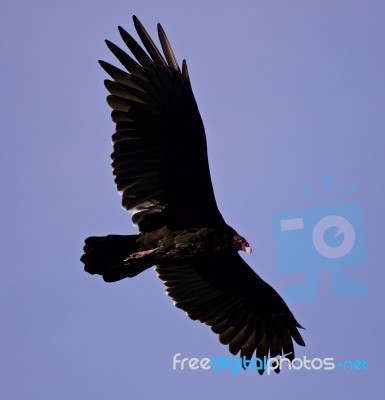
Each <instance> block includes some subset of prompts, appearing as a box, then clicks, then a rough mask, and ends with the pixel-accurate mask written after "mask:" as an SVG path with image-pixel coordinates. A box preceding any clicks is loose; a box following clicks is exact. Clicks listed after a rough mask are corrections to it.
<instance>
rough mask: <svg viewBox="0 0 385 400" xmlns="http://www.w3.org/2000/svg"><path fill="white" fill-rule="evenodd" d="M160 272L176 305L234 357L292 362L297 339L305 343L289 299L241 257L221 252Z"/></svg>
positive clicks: (236, 254)
mask: <svg viewBox="0 0 385 400" xmlns="http://www.w3.org/2000/svg"><path fill="white" fill-rule="evenodd" d="M156 271H157V273H158V276H159V278H160V279H161V280H163V281H164V284H165V286H166V287H167V289H166V292H167V294H168V295H169V296H170V297H171V298H172V299H173V300H174V301H175V305H176V307H178V308H181V309H182V310H184V311H185V312H186V313H187V315H188V316H189V317H190V318H191V319H193V320H199V321H201V322H203V323H205V324H207V325H209V326H211V329H212V331H213V332H215V333H217V334H219V340H220V342H221V343H223V344H225V345H229V350H230V352H231V353H232V354H234V355H236V354H238V353H240V355H241V357H243V356H245V357H246V359H247V360H249V359H251V358H252V357H253V354H254V352H255V356H254V357H258V358H259V359H261V360H263V359H264V356H266V357H268V356H269V354H270V357H277V356H279V355H285V356H286V357H287V358H288V359H291V360H292V359H294V347H293V341H292V339H294V340H295V342H297V343H298V344H299V345H301V346H304V345H305V343H304V341H303V339H302V337H301V335H300V333H299V332H298V329H297V328H301V326H300V325H299V323H298V322H297V321H296V319H295V318H294V316H293V314H292V313H291V311H290V310H289V308H288V307H287V305H286V304H285V302H284V301H283V299H282V298H281V297H280V296H279V295H278V293H277V292H276V291H275V290H274V289H273V288H272V287H271V286H269V285H268V284H267V283H266V282H264V281H263V280H262V279H261V278H260V277H259V276H258V275H257V274H256V273H255V272H254V271H253V270H252V269H251V268H250V267H249V266H248V265H247V264H246V262H245V261H244V260H243V259H242V258H241V257H240V255H239V254H238V253H226V254H225V253H223V254H219V255H218V254H217V255H213V256H210V257H205V258H203V259H199V260H197V261H196V263H193V264H190V265H174V266H173V265H168V266H157V267H156ZM259 372H260V373H263V369H261V370H260V371H259ZM276 372H279V370H278V369H277V370H276Z"/></svg>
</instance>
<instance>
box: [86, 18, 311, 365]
mask: <svg viewBox="0 0 385 400" xmlns="http://www.w3.org/2000/svg"><path fill="white" fill-rule="evenodd" d="M134 24H135V28H136V30H137V33H138V35H139V37H140V39H141V41H142V43H143V46H144V48H145V50H146V51H145V50H144V49H143V48H142V47H141V45H139V44H138V43H137V42H136V41H135V40H134V39H133V38H132V36H131V35H130V34H129V33H127V32H126V31H125V30H124V29H123V28H120V27H119V31H120V34H121V36H122V38H123V41H124V42H125V44H126V45H127V47H128V48H129V49H130V51H131V53H132V54H133V56H134V57H135V59H136V60H135V59H134V58H132V57H131V56H129V55H128V54H126V53H125V52H124V51H123V50H121V49H120V48H119V47H117V46H116V45H114V44H113V43H111V42H109V41H106V43H107V46H108V47H109V49H110V50H111V51H112V53H113V54H114V55H115V56H116V57H117V58H118V59H119V61H120V62H121V64H122V65H123V67H124V68H125V69H126V70H127V71H123V70H120V69H118V68H116V67H114V66H113V65H111V64H108V63H106V62H104V61H100V64H101V66H102V67H103V68H104V70H105V71H106V72H107V73H108V74H109V75H110V76H111V78H112V79H113V80H106V81H105V86H106V88H107V90H108V91H109V92H110V95H109V96H108V97H107V102H108V104H109V105H110V106H111V108H112V109H113V111H112V119H113V121H114V122H115V123H116V133H115V134H114V135H113V136H112V140H113V144H114V151H113V153H112V167H113V173H114V175H115V182H116V185H117V187H118V190H119V191H120V193H121V194H122V202H123V207H124V208H125V209H126V210H133V211H134V214H133V217H132V220H133V222H134V223H135V224H136V225H137V226H138V227H139V231H140V234H139V235H129V236H118V235H109V236H106V237H90V238H88V239H86V241H85V246H84V255H83V256H82V258H81V260H82V261H83V263H84V264H85V270H86V271H87V272H89V273H91V274H99V275H102V276H103V278H104V280H105V281H107V282H113V281H117V280H120V279H123V278H126V277H133V276H135V275H137V274H139V273H140V272H142V271H144V270H145V269H147V268H149V267H151V266H154V265H155V266H156V271H157V273H158V276H159V278H160V279H161V280H162V281H163V282H164V284H165V286H166V291H167V293H168V295H169V296H170V297H172V298H173V300H174V301H175V305H176V306H177V307H179V308H181V309H183V310H184V311H186V313H187V314H188V315H189V317H190V318H192V319H194V320H199V321H201V322H203V323H205V324H207V325H209V326H211V329H212V330H213V331H214V332H215V333H217V334H218V335H219V340H220V341H221V342H222V343H223V344H226V345H227V344H228V345H229V349H230V352H231V353H232V354H238V353H240V355H241V356H246V357H247V358H250V357H252V356H253V354H254V353H255V355H254V356H256V357H259V358H263V356H268V354H270V357H275V356H278V355H281V354H282V355H283V354H286V355H287V357H288V358H294V349H293V343H292V339H294V340H295V341H296V342H297V343H298V344H299V345H301V346H303V345H304V342H303V340H302V338H301V335H300V334H299V332H298V329H297V328H300V325H299V324H298V322H297V321H296V320H295V318H294V316H293V314H292V313H291V312H290V310H289V308H288V307H287V305H286V304H285V302H284V301H283V300H282V298H281V297H280V296H279V295H278V294H277V292H276V291H275V290H274V289H273V288H272V287H271V286H269V285H268V284H267V283H265V282H264V281H263V280H262V279H261V278H260V277H259V276H258V275H257V274H256V273H255V272H254V271H253V270H252V269H251V268H250V267H249V266H248V265H247V264H246V262H245V261H244V260H243V259H242V258H241V257H240V256H239V254H238V251H239V250H245V251H247V252H250V250H251V249H250V246H249V244H248V243H247V241H246V240H245V239H244V238H243V237H242V236H240V235H238V234H237V232H236V231H235V230H234V229H233V228H231V227H230V226H228V225H227V224H226V223H225V221H224V219H223V217H222V215H221V214H220V212H219V210H218V208H217V204H216V201H215V197H214V192H213V188H212V184H211V178H210V171H209V164H208V159H207V148H206V137H205V131H204V127H203V123H202V120H201V117H200V114H199V111H198V107H197V104H196V102H195V99H194V95H193V92H192V89H191V85H190V79H189V74H188V71H187V64H186V62H185V61H183V63H182V70H180V68H179V66H178V63H177V61H176V58H175V55H174V53H173V51H172V49H171V46H170V44H169V42H168V39H167V37H166V35H165V33H164V31H163V29H162V27H161V26H160V25H159V24H158V34H159V39H160V43H161V46H162V50H163V54H162V53H161V52H160V51H159V50H158V48H157V46H156V45H155V44H154V42H153V41H152V39H151V38H150V36H149V35H148V33H147V32H146V30H145V29H144V27H143V26H142V24H141V23H140V22H139V20H138V19H137V18H136V17H134ZM276 371H277V372H278V370H276ZM260 372H263V371H260Z"/></svg>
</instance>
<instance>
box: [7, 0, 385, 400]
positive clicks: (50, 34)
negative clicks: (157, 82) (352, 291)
mask: <svg viewBox="0 0 385 400" xmlns="http://www.w3.org/2000/svg"><path fill="white" fill-rule="evenodd" d="M133 14H135V15H137V16H138V17H139V18H140V19H141V21H142V23H143V24H144V25H145V26H146V28H147V29H148V31H149V32H150V33H151V34H152V35H154V36H155V33H156V23H157V22H161V23H162V25H163V27H164V28H165V30H166V32H167V35H168V37H169V39H170V41H171V43H172V45H173V48H174V50H175V53H176V55H177V58H178V60H180V62H181V60H182V59H183V58H186V59H187V61H188V65H189V72H190V75H191V80H192V85H193V90H194V93H195V96H196V99H197V102H198V105H199V108H200V111H201V115H202V118H203V121H204V123H205V127H206V133H207V136H208V145H209V158H210V165H211V171H212V177H213V183H214V189H215V192H216V197H217V201H218V203H219V206H220V208H221V211H222V213H223V215H224V216H225V218H226V220H227V222H228V223H229V224H230V225H232V226H233V227H234V228H235V229H237V231H238V232H239V233H240V234H242V235H243V236H245V237H246V238H247V239H248V241H249V242H250V243H251V245H252V246H253V254H252V255H245V257H246V259H247V261H248V262H249V263H250V265H251V266H252V267H253V268H254V269H255V271H257V272H258V274H260V275H261V277H262V278H263V279H265V280H267V281H268V282H269V283H270V284H271V285H272V286H274V288H275V289H276V290H277V291H278V292H280V293H282V294H283V293H286V292H285V291H286V290H287V287H288V285H290V284H292V283H299V282H304V281H305V278H306V276H308V272H309V271H310V270H311V269H312V268H313V271H314V268H315V269H317V268H318V266H316V265H309V266H308V268H309V271H308V270H306V268H307V266H305V267H301V268H302V269H301V268H300V270H299V271H296V272H295V274H294V273H293V271H292V270H291V269H290V268H291V267H290V268H289V267H288V268H286V274H284V273H282V271H281V270H279V269H278V262H277V260H278V258H279V254H277V246H276V245H277V243H276V241H277V240H278V239H277V237H275V236H274V229H273V219H274V215H276V214H277V213H287V214H285V215H289V214H290V213H289V212H291V211H293V210H303V215H313V216H314V215H315V213H318V212H319V213H321V214H322V212H326V211H325V208H324V207H325V206H326V205H329V206H330V207H334V206H336V205H337V204H338V205H340V206H344V205H349V204H358V205H359V206H360V210H361V211H360V212H361V214H360V216H359V217H360V218H361V220H362V227H357V226H355V228H356V230H357V231H356V233H357V235H358V233H359V234H360V235H361V236H362V237H363V240H364V249H365V253H366V256H367V261H366V262H362V260H361V261H357V262H356V263H354V260H353V262H352V260H350V263H348V264H347V265H344V266H343V268H342V267H341V268H342V269H340V271H342V273H343V275H344V276H345V277H350V278H354V279H356V280H358V281H360V282H361V284H362V285H363V286H364V287H365V290H366V292H365V294H364V295H363V296H360V297H354V296H344V297H335V296H333V293H332V289H333V285H332V283H331V279H332V276H333V273H334V272H335V270H333V269H327V270H323V271H319V272H318V273H317V275H316V283H315V284H316V286H311V290H312V291H313V292H312V294H314V290H315V289H314V287H316V289H317V290H316V296H317V299H316V300H314V299H313V301H309V300H307V301H294V300H291V301H288V304H289V306H290V308H291V309H292V311H293V312H294V314H295V315H296V317H297V319H298V320H299V322H300V323H301V324H302V325H303V326H304V327H306V331H303V337H304V340H305V342H306V345H307V346H306V347H305V348H297V356H298V357H301V358H303V357H304V356H306V357H308V358H321V359H323V358H325V357H333V358H334V359H335V362H336V363H337V362H340V361H344V360H347V359H349V360H365V361H367V362H368V368H369V369H368V370H365V369H361V370H343V369H341V368H336V369H334V370H331V371H326V370H319V371H314V370H304V369H302V370H298V371H282V373H281V374H280V375H278V376H275V374H274V375H270V376H268V375H266V374H265V375H263V376H262V377H261V376H259V374H257V373H256V372H255V371H246V372H242V373H241V372H239V373H237V374H235V375H231V373H230V371H228V370H225V371H213V370H209V371H203V370H198V371H193V370H184V371H180V370H178V371H174V370H173V369H172V358H173V356H174V354H175V353H181V354H182V357H190V358H191V357H198V358H204V357H208V358H211V359H213V358H215V357H218V356H226V357H227V356H229V354H228V352H227V348H226V347H224V346H223V345H221V344H220V343H219V342H218V340H217V337H216V335H214V334H213V333H211V331H210V329H209V328H208V327H207V326H204V325H202V324H199V323H197V322H193V321H191V320H189V319H188V318H187V317H186V316H185V315H184V313H183V312H181V311H180V310H178V309H176V308H175V307H174V306H173V304H172V301H171V299H169V298H167V296H166V295H165V293H164V289H163V285H162V283H161V282H160V281H159V280H158V279H157V277H156V274H155V273H154V271H152V270H148V271H146V272H145V273H143V275H141V276H138V277H137V278H135V279H132V280H124V281H121V282H118V283H115V284H106V283H104V282H103V281H102V280H101V279H100V277H95V276H91V275H88V274H86V273H84V272H83V270H82V264H81V263H80V261H79V258H80V256H81V254H82V246H83V240H84V238H85V237H87V236H90V235H105V234H109V233H120V234H125V233H135V229H134V228H133V227H132V225H131V221H130V215H129V214H128V213H126V212H124V211H123V210H122V209H121V207H120V198H119V195H118V194H117V192H116V189H115V186H114V183H113V179H112V173H111V168H110V160H109V154H110V153H111V150H112V149H111V142H110V135H111V134H112V132H113V129H114V126H113V123H112V122H111V120H110V116H109V113H110V111H109V108H108V106H107V104H106V102H105V96H106V90H105V88H104V86H103V79H105V78H106V74H105V73H104V71H103V70H102V69H101V68H100V67H99V65H98V63H97V60H98V59H104V60H106V61H109V62H112V61H113V62H114V63H117V62H115V60H114V57H113V56H112V55H110V54H109V51H108V49H107V47H106V46H105V44H104V39H106V38H108V39H110V40H112V41H114V42H116V43H118V44H121V43H122V42H121V41H120V39H119V37H118V31H117V26H118V25H122V26H124V27H125V28H126V29H127V30H128V31H129V32H131V33H133V32H134V28H133V24H132V19H131V16H132V15H133ZM384 15H385V3H384V2H383V1H380V0H379V1H374V0H361V1H360V0H354V1H351V0H338V1H335V0H322V1H305V0H289V1H284V0H273V1H272V0H265V1H259V0H256V1H251V0H250V1H240V2H224V1H201V0H197V1H184V0H183V1H176V0H174V1H171V0H169V1H155V0H151V1H149V0H147V1H146V0H140V1H137V0H131V1H129V0H126V1H123V0H119V1H114V0H111V1H99V0H98V1H73V0H69V1H56V0H55V1H42V0H36V1H31V2H27V1H17V0H15V1H12V2H10V1H8V2H6V3H4V4H3V5H2V7H1V15H0V33H1V34H0V46H1V63H0V68H1V75H0V80H1V84H0V88H1V108H0V110H1V111H0V112H1V118H0V126H1V137H2V144H1V146H0V153H1V154H0V162H1V164H2V165H1V168H0V174H1V177H0V178H1V188H2V189H1V209H0V222H1V251H0V261H1V264H0V265H1V279H0V320H1V328H0V381H1V384H0V397H1V398H2V399H13V400H19V399H39V400H45V399H56V400H61V399H69V398H73V399H80V398H87V399H94V400H99V399H100V400H102V399H109V398H110V399H114V400H123V399H128V398H131V397H132V396H134V397H133V398H144V399H146V398H166V397H165V396H167V398H168V399H170V400H174V399H198V398H209V397H212V398H220V399H231V398H266V397H267V396H269V398H277V397H278V396H283V397H284V398H293V399H294V398H295V399H305V398H306V399H309V398H310V399H326V398H328V399H334V398H338V397H343V398H346V399H361V398H363V397H365V398H370V399H380V398H383V397H382V395H381V393H382V394H383V393H384V379H383V377H382V375H383V374H382V365H381V363H382V360H383V359H384V350H383V348H384V346H383V343H382V342H383V332H384V313H383V304H384V289H383V282H384V264H383V258H384V257H383V250H384V244H383V243H384V241H383V236H384V235H383V227H384V225H385V218H384V184H383V181H384V168H385V161H384V149H385V139H384V129H385V113H384V110H385V78H384V77H385V75H384V71H385V51H384V49H385V25H384ZM327 173H329V174H332V178H333V180H332V184H331V187H330V196H329V199H327V196H326V194H327V190H326V188H325V183H324V176H325V174H327ZM352 184H355V185H356V187H357V190H356V191H355V192H354V193H353V194H351V195H350V196H348V197H346V198H345V199H342V200H338V201H337V200H336V198H337V197H338V196H339V195H341V194H342V193H343V192H344V191H345V190H346V189H347V188H348V187H349V186H350V185H352ZM303 186H306V187H308V188H309V189H311V191H312V192H314V193H315V194H316V195H317V196H318V197H319V198H321V200H320V201H318V202H317V201H316V200H312V199H310V198H308V197H307V196H305V195H304V194H303V193H302V192H301V188H302V187H303ZM342 209H344V210H346V208H344V207H342ZM309 210H310V211H309ZM309 213H310V214H309ZM321 214H320V215H321ZM329 214H330V213H329ZM329 214H325V215H329ZM301 216H302V214H301V215H300V213H299V214H298V216H297V217H301ZM358 231H359V232H358ZM345 234H346V232H345ZM361 236H360V237H361ZM357 237H358V236H357ZM362 237H361V238H362ZM329 239H330V238H329ZM329 239H328V240H329ZM332 239H333V238H332ZM337 239H338V238H337ZM334 245H335V246H338V245H339V244H338V243H334ZM300 247H301V246H299V247H297V248H296V251H297V252H298V249H299V248H300ZM305 247H306V244H304V251H305ZM299 254H305V253H301V252H299ZM285 259H286V258H285ZM357 260H358V259H357ZM353 264H354V265H353ZM333 265H334V264H333ZM341 265H342V264H341ZM337 267H338V266H337ZM333 268H334V267H333ZM338 268H339V267H338ZM290 271H291V273H290ZM333 271H334V272H333ZM283 272H285V271H283Z"/></svg>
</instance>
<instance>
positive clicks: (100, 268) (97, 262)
mask: <svg viewBox="0 0 385 400" xmlns="http://www.w3.org/2000/svg"><path fill="white" fill-rule="evenodd" d="M137 239H138V235H127V236H122V235H108V236H101V237H97V236H91V237H89V238H87V239H86V240H85V245H84V249H83V250H84V254H83V256H82V257H81V259H80V260H81V261H82V262H83V263H84V270H85V271H86V272H88V273H90V274H92V275H93V274H98V275H102V276H103V279H104V280H105V281H106V282H116V281H119V280H121V279H123V278H132V277H134V276H136V275H138V274H140V273H141V272H142V271H144V270H146V269H147V268H149V267H151V266H152V265H151V264H149V263H148V261H147V262H143V261H144V260H141V259H138V260H137V261H136V262H135V261H134V262H129V263H127V262H125V260H126V259H127V257H129V256H130V255H131V254H133V253H136V252H138V245H137V243H136V240H137Z"/></svg>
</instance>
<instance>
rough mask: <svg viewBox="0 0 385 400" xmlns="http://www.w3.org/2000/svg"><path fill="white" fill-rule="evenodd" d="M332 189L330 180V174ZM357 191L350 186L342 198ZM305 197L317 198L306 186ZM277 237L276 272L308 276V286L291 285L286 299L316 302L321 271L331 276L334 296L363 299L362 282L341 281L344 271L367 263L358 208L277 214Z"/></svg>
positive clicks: (341, 206)
mask: <svg viewBox="0 0 385 400" xmlns="http://www.w3.org/2000/svg"><path fill="white" fill-rule="evenodd" d="M325 179H326V184H327V185H326V186H327V189H328V188H330V184H331V176H330V175H326V177H325ZM354 190H355V187H354V186H351V187H350V188H349V189H348V191H346V192H345V193H344V194H343V195H342V196H340V198H342V197H346V196H347V194H350V193H351V192H352V191H354ZM303 192H304V193H305V194H307V195H309V194H310V195H311V197H312V198H315V195H314V194H313V193H311V191H310V190H309V189H307V188H304V189H303ZM273 235H274V241H275V249H276V260H277V268H278V271H279V272H280V273H282V274H286V275H288V274H298V273H306V281H305V282H304V283H295V284H290V285H289V286H288V287H287V288H286V290H285V293H284V297H285V299H286V300H288V301H316V300H317V287H318V285H317V278H318V272H319V271H322V270H330V271H331V272H332V290H333V295H334V296H336V297H357V296H363V295H364V294H365V292H366V289H365V286H364V285H363V283H362V282H360V281H357V280H352V279H347V278H345V277H343V270H344V269H346V268H355V267H360V266H362V265H364V264H366V262H367V256H366V251H365V244H364V235H363V227H362V213H361V208H360V206H359V204H342V205H335V206H324V207H317V208H310V209H304V210H298V211H290V212H282V213H275V214H274V215H273Z"/></svg>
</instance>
